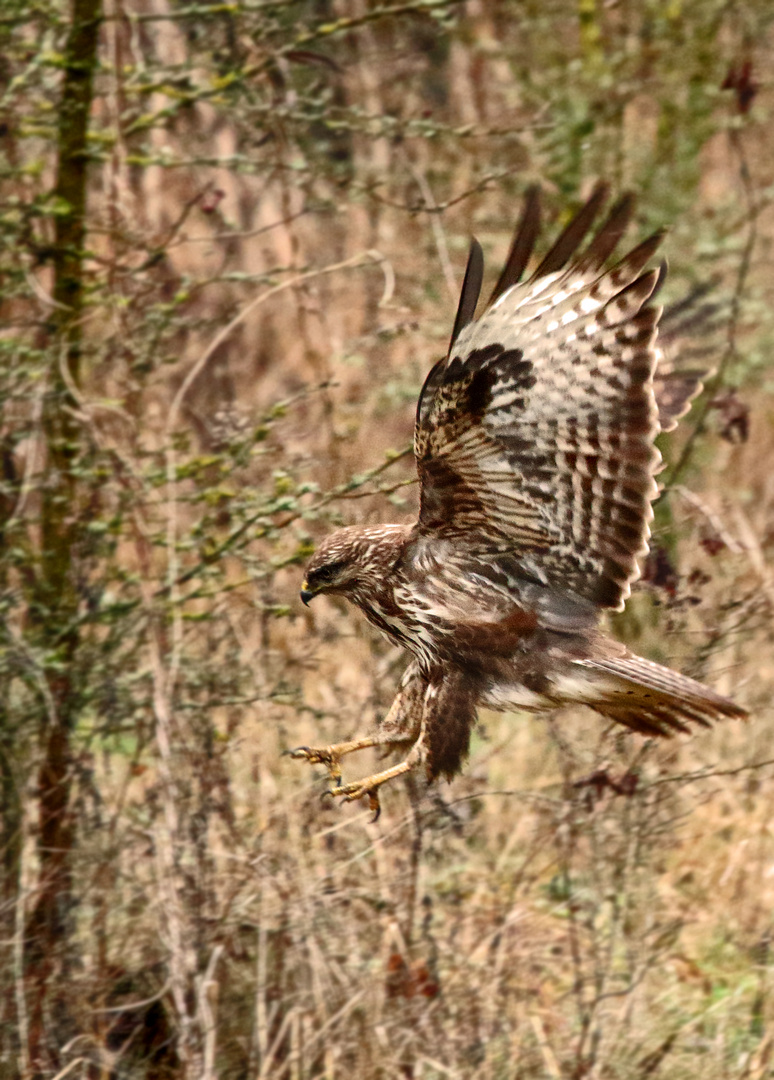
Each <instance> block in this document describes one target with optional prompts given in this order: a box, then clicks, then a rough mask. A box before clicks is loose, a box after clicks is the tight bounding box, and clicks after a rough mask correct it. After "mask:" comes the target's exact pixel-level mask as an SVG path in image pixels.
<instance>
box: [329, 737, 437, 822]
mask: <svg viewBox="0 0 774 1080" xmlns="http://www.w3.org/2000/svg"><path fill="white" fill-rule="evenodd" d="M422 756H423V755H422V747H421V745H420V740H418V741H417V742H416V743H414V746H413V747H412V748H411V752H410V753H409V755H408V757H407V758H406V760H405V761H400V762H398V764H397V765H391V766H390V768H389V769H384V770H383V771H382V772H378V773H374V775H373V776H367V777H365V779H363V780H355V781H354V783H352V784H345V785H344V786H343V787H335V788H332V789H331V790H330V791H329V792H328V795H330V796H331V797H332V798H334V799H335V798H341V799H343V800H344V802H355V801H356V800H357V799H366V798H367V799H368V805H369V807H370V808H371V811H372V812H373V815H374V816H373V818H372V819H371V823H372V824H373V822H374V821H377V820H378V818H379V815H380V814H381V812H382V808H381V806H380V805H379V788H380V787H381V786H382V784H386V783H387V782H388V781H389V780H394V779H395V778H396V777H397V776H403V774H404V773H407V772H410V771H411V769H413V768H414V766H415V765H417V763H418V762H419V761H421V759H422Z"/></svg>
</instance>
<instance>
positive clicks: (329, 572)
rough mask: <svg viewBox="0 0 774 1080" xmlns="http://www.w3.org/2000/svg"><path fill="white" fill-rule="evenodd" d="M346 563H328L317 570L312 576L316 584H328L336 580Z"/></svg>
mask: <svg viewBox="0 0 774 1080" xmlns="http://www.w3.org/2000/svg"><path fill="white" fill-rule="evenodd" d="M345 565H346V564H345V563H344V562H343V561H341V562H332V563H327V564H326V565H325V566H321V567H319V569H317V570H315V571H314V573H313V574H311V575H310V577H311V579H312V581H313V582H314V584H315V585H328V584H329V583H330V582H331V581H335V580H336V578H337V576H338V575H339V573H340V572H341V571H342V570H343V569H344V566H345Z"/></svg>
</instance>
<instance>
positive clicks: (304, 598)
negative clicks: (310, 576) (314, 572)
mask: <svg viewBox="0 0 774 1080" xmlns="http://www.w3.org/2000/svg"><path fill="white" fill-rule="evenodd" d="M314 595H315V594H314V593H313V592H312V590H311V589H309V588H308V587H307V584H306V582H304V583H303V584H302V586H301V603H302V604H303V605H304V607H309V601H310V600H313V599H314Z"/></svg>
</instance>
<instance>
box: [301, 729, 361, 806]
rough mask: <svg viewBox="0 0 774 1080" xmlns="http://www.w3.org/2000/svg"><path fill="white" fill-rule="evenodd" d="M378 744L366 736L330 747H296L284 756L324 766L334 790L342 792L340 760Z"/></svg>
mask: <svg viewBox="0 0 774 1080" xmlns="http://www.w3.org/2000/svg"><path fill="white" fill-rule="evenodd" d="M378 743H379V740H378V739H376V738H374V737H373V736H366V737H365V738H364V739H352V740H350V742H343V743H333V744H331V746H297V747H296V748H295V750H286V751H285V755H286V756H287V757H292V758H295V759H297V760H301V761H308V762H309V764H310V765H324V766H325V767H326V769H327V770H328V776H329V777H330V778H331V780H332V781H333V783H334V784H335V785H336V789H337V790H343V789H341V788H340V785H341V759H342V758H343V757H344V755H345V754H352V753H354V751H355V750H365V749H367V747H369V746H376V745H378ZM351 786H352V785H350V787H351ZM358 797H359V796H358Z"/></svg>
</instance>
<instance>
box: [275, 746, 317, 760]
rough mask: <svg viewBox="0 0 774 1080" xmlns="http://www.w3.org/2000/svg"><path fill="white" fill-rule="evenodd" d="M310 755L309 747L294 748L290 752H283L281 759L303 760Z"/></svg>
mask: <svg viewBox="0 0 774 1080" xmlns="http://www.w3.org/2000/svg"><path fill="white" fill-rule="evenodd" d="M310 753H311V747H310V746H295V747H293V749H292V750H283V751H282V754H281V755H280V756H281V757H292V758H303V757H306V756H307V755H308V754H310Z"/></svg>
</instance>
